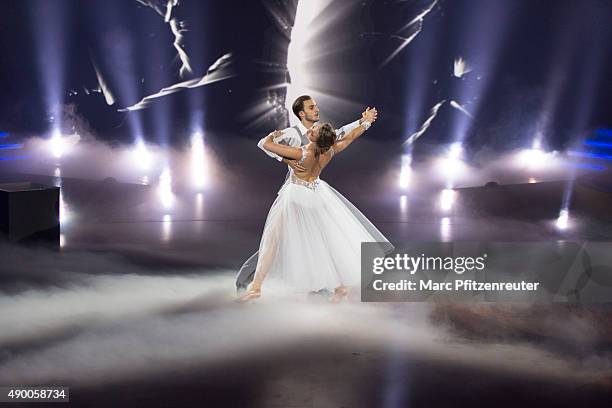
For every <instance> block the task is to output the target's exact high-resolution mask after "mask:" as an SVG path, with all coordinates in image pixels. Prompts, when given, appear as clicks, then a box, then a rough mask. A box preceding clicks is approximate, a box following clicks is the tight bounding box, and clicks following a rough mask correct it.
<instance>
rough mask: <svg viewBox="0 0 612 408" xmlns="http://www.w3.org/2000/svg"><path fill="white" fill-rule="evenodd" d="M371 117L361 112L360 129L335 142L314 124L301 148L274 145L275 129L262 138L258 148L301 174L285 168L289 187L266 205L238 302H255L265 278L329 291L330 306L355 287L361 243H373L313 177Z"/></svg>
mask: <svg viewBox="0 0 612 408" xmlns="http://www.w3.org/2000/svg"><path fill="white" fill-rule="evenodd" d="M376 115H377V113H376V109H368V110H366V112H364V114H363V119H362V123H361V125H359V126H358V127H357V128H355V129H354V130H353V131H352V132H350V133H349V134H348V135H346V136H345V137H344V138H342V139H341V140H338V141H336V133H335V131H334V129H333V128H332V126H331V125H330V124H328V123H326V124H323V125H315V126H313V127H312V128H311V129H310V130H308V133H307V134H306V135H307V137H308V139H309V141H310V142H309V143H308V144H307V145H305V146H302V147H301V148H300V147H291V146H286V145H281V144H278V143H275V142H274V141H273V140H274V137H276V136H279V134H278V133H277V132H278V131H277V132H272V133H270V135H268V138H267V139H266V141H265V143H264V145H263V147H264V149H266V150H268V151H270V152H273V153H276V154H278V155H280V156H283V157H285V158H288V159H294V160H299V163H300V164H301V165H302V167H303V168H304V169H305V170H304V171H299V172H298V171H295V170H293V169H292V170H291V173H290V176H289V177H290V180H289V183H286V184H285V186H284V187H283V188H282V189H281V190H280V191H279V193H278V197H277V198H276V200H275V201H274V204H272V208H271V209H270V212H269V213H268V218H267V219H266V224H265V227H264V232H263V235H262V238H261V243H260V246H259V260H258V262H257V269H256V270H255V275H254V278H253V282H252V283H251V284H250V285H249V287H248V288H247V291H246V292H245V293H244V294H243V295H242V296H241V297H239V298H238V301H240V302H246V301H249V300H252V299H256V298H259V297H260V296H261V287H262V284H263V281H264V279H265V277H266V276H267V275H268V274H272V275H273V276H278V277H280V278H282V279H283V280H285V281H287V282H288V283H289V284H291V285H292V286H294V287H295V288H296V289H301V290H304V291H319V290H321V289H329V290H333V291H334V295H333V296H332V297H331V299H330V301H332V302H338V301H340V300H342V299H343V298H344V297H346V296H347V295H348V287H349V286H357V285H359V283H360V262H361V255H360V254H361V243H362V242H373V241H376V239H375V238H374V237H372V235H371V234H370V233H369V232H368V231H367V230H366V229H365V228H364V226H363V224H362V223H361V222H359V220H358V219H357V218H356V216H355V215H353V213H352V212H351V211H350V210H349V209H348V207H347V206H346V204H344V203H343V202H342V200H341V199H340V198H339V197H338V196H337V195H336V194H338V193H337V192H335V191H334V190H333V189H332V187H330V186H329V185H328V184H327V183H326V182H324V181H323V180H321V179H319V175H320V174H321V172H322V171H323V169H324V168H325V166H327V165H328V164H329V162H330V161H331V160H332V158H333V157H335V155H337V154H338V153H340V152H342V151H343V150H344V149H346V148H347V147H348V146H349V145H350V144H351V143H352V142H353V141H355V140H356V139H357V138H358V137H359V136H361V135H362V134H363V132H365V131H366V130H367V129H368V128H369V127H370V125H371V124H372V123H373V122H374V121H375V120H376ZM367 119H369V120H367ZM381 236H382V235H381Z"/></svg>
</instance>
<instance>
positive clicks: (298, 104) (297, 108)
mask: <svg viewBox="0 0 612 408" xmlns="http://www.w3.org/2000/svg"><path fill="white" fill-rule="evenodd" d="M309 99H312V98H311V97H310V96H308V95H302V96H298V97H297V99H296V100H295V101H293V105H291V110H293V113H295V116H297V117H298V119H300V120H302V118H300V112H301V111H303V110H304V102H306V101H307V100H309Z"/></svg>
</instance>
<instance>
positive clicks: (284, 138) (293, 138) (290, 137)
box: [257, 120, 359, 161]
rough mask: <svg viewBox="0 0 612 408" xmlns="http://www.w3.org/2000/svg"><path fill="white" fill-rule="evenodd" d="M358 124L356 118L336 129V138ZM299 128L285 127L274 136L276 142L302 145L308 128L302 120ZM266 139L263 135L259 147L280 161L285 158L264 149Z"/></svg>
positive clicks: (293, 145) (298, 125)
mask: <svg viewBox="0 0 612 408" xmlns="http://www.w3.org/2000/svg"><path fill="white" fill-rule="evenodd" d="M357 126H359V120H356V121H354V122H351V123H349V124H347V125H344V126H342V127H341V128H338V129H336V140H340V139H342V138H343V137H344V136H346V135H347V134H348V133H350V132H351V131H352V130H353V129H355V128H356V127H357ZM297 128H298V129H299V131H298V130H297V129H296V127H295V126H293V127H288V128H286V129H283V130H282V134H281V135H280V136H278V137H275V138H274V142H275V143H281V144H286V145H288V146H292V147H300V146H302V135H304V137H306V136H305V135H306V132H307V131H308V129H306V126H304V125H303V124H302V122H298V124H297ZM266 139H267V136H264V137H262V138H261V140H260V141H259V142H257V147H259V148H260V149H261V150H263V151H264V152H266V154H267V155H268V156H270V157H273V158H275V159H276V160H278V161H281V160H283V158H282V157H281V156H279V155H278V154H276V153H272V152H270V151H267V150H266V149H264V147H263V144H264V142H265V141H266Z"/></svg>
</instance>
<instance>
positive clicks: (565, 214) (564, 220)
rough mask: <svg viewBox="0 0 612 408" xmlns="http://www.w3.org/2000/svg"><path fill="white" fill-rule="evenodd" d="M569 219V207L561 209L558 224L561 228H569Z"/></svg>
mask: <svg viewBox="0 0 612 408" xmlns="http://www.w3.org/2000/svg"><path fill="white" fill-rule="evenodd" d="M568 221H569V211H568V210H567V208H564V209H562V210H561V211H559V218H557V222H556V226H557V228H558V229H560V230H564V229H567V227H568Z"/></svg>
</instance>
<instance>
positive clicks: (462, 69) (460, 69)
mask: <svg viewBox="0 0 612 408" xmlns="http://www.w3.org/2000/svg"><path fill="white" fill-rule="evenodd" d="M471 71H472V68H470V67H469V66H468V65H467V62H465V60H464V59H463V58H461V57H459V58H457V59H456V60H455V63H454V64H453V75H454V76H455V77H457V78H461V77H462V76H464V75H465V74H467V73H468V72H471Z"/></svg>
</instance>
